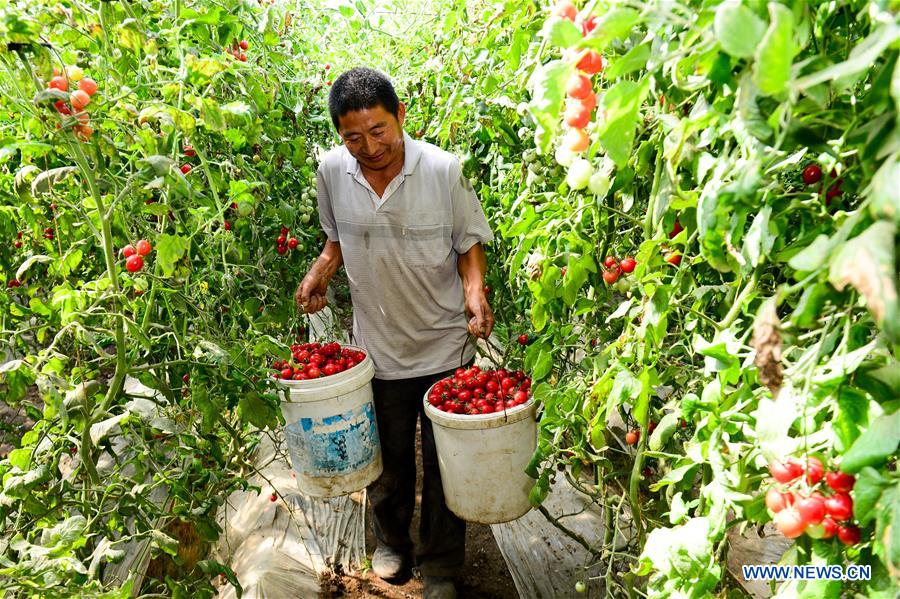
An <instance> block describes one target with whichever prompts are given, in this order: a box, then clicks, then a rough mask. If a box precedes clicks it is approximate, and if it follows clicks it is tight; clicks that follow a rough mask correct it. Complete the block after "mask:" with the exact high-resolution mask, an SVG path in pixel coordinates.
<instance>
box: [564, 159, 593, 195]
mask: <svg viewBox="0 0 900 599" xmlns="http://www.w3.org/2000/svg"><path fill="white" fill-rule="evenodd" d="M592 174H593V168H592V167H591V163H590V162H588V161H587V160H585V159H584V158H575V159H574V160H572V164H571V165H569V171H568V173H566V183H568V184H569V187H571V188H572V189H584V188H585V187H587V184H588V181H590V179H591V175H592Z"/></svg>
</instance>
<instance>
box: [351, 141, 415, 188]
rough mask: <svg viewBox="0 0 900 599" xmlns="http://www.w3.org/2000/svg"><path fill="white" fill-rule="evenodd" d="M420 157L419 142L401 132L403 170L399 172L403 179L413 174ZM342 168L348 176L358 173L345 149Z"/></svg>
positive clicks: (355, 162) (357, 168) (357, 163)
mask: <svg viewBox="0 0 900 599" xmlns="http://www.w3.org/2000/svg"><path fill="white" fill-rule="evenodd" d="M421 157H422V147H421V146H420V145H419V142H417V141H416V140H414V139H413V138H412V137H410V136H409V134H408V133H407V132H406V131H404V132H403V169H402V170H401V171H400V172H401V173H403V176H404V177H407V176H409V175H411V174H413V173H414V172H415V170H416V167H417V166H418V165H419V159H420V158H421ZM344 168H345V170H346V171H347V173H348V174H350V175H356V174H358V173H359V172H360V170H359V162H357V160H356V158H354V157H353V156H352V155H351V154H350V152H349V151H347V149H346V147H345V148H344Z"/></svg>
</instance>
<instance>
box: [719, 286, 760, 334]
mask: <svg viewBox="0 0 900 599" xmlns="http://www.w3.org/2000/svg"><path fill="white" fill-rule="evenodd" d="M757 282H759V273H758V271H754V272H753V275H751V277H750V280H749V281H747V284H746V285H745V286H744V288H743V289H741V292H740V293H739V294H738V296H737V297H736V298H734V303H733V304H732V305H731V309H730V310H728V314H726V315H725V318H724V319H723V320H722V322H720V323H719V325H718V326H719V330H720V331H722V330H725V329H727V328H728V327H730V326H731V324H732V323H733V322H734V320H735V319H736V318H737V317H738V315H739V314H740V313H741V309H742V308H743V305H744V302H745V301H747V298H748V297H750V294H751V293H753V292H754V291H756V284H757Z"/></svg>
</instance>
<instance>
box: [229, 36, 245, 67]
mask: <svg viewBox="0 0 900 599" xmlns="http://www.w3.org/2000/svg"><path fill="white" fill-rule="evenodd" d="M249 47H250V43H249V42H247V40H241V41H239V42H234V43H233V44H231V47H230V48H228V49H226V50H225V51H226V52H228V53H229V54H231V55H232V56H234V57H235V58H237V59H238V60H240V61H241V62H247V55H246V54H244V50H246V49H247V48H249Z"/></svg>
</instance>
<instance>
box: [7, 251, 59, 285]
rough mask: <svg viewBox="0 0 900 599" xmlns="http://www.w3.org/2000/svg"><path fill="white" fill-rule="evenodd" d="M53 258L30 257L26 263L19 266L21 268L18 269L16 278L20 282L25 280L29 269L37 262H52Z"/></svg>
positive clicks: (38, 255) (39, 255)
mask: <svg viewBox="0 0 900 599" xmlns="http://www.w3.org/2000/svg"><path fill="white" fill-rule="evenodd" d="M52 261H53V258H51V257H50V256H44V255H43V254H35V255H34V256H29V257H28V258H27V259H26V260H25V262H23V263H22V264H21V265H19V268H17V269H16V278H17V279H19V280H20V281H21V280H22V279H24V278H25V273H26V272H28V269H29V268H31V267H32V266H33V265H34V264H35V263H37V262H52Z"/></svg>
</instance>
